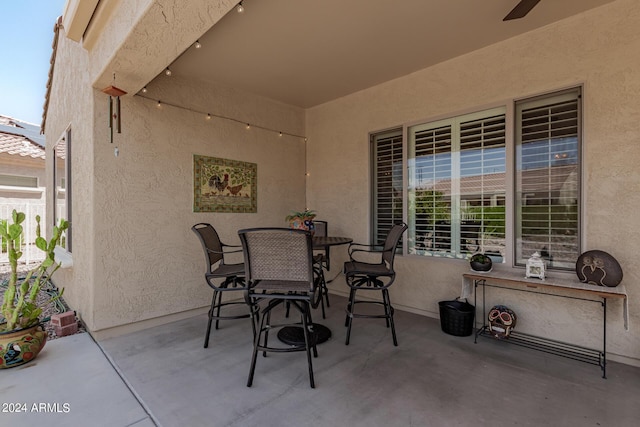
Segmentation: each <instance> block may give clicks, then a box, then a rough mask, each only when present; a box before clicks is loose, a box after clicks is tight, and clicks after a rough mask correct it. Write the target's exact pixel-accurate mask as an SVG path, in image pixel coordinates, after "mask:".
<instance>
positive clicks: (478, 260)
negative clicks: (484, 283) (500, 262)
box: [469, 253, 493, 272]
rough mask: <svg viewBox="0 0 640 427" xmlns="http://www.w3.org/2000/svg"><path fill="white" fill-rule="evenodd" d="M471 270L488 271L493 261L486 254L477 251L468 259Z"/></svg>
mask: <svg viewBox="0 0 640 427" xmlns="http://www.w3.org/2000/svg"><path fill="white" fill-rule="evenodd" d="M469 264H470V265H471V269H472V270H473V271H480V272H488V271H491V269H492V268H493V262H492V261H491V258H490V257H489V256H488V255H485V254H481V253H477V254H473V255H472V256H471V258H470V259H469Z"/></svg>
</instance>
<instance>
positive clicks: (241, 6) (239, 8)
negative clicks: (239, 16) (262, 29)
mask: <svg viewBox="0 0 640 427" xmlns="http://www.w3.org/2000/svg"><path fill="white" fill-rule="evenodd" d="M236 11H237V12H238V13H242V12H244V6H243V5H242V2H240V3H238V5H237V6H236Z"/></svg>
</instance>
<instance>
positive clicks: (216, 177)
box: [193, 154, 258, 213]
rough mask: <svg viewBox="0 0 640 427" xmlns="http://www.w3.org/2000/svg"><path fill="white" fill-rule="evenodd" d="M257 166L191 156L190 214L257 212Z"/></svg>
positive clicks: (235, 161) (236, 161) (237, 161)
mask: <svg viewBox="0 0 640 427" xmlns="http://www.w3.org/2000/svg"><path fill="white" fill-rule="evenodd" d="M257 178H258V165H257V164H256V163H249V162H243V161H240V160H230V159H223V158H218V157H208V156H202V155H198V154H194V155H193V211H194V212H229V213H255V212H257V211H258V200H257V195H258V194H257V193H258V184H257Z"/></svg>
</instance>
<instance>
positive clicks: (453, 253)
mask: <svg viewBox="0 0 640 427" xmlns="http://www.w3.org/2000/svg"><path fill="white" fill-rule="evenodd" d="M408 149H409V196H410V199H409V200H410V205H409V223H410V228H409V252H410V253H414V254H419V255H432V256H447V257H459V258H462V257H465V256H466V255H468V254H471V253H474V252H477V251H483V252H486V253H488V254H490V255H492V256H494V257H495V259H496V261H498V262H501V261H502V259H503V256H504V251H505V249H504V248H505V241H504V232H505V229H504V218H505V210H504V200H505V162H506V157H505V112H504V108H499V109H493V110H489V111H484V112H480V113H474V114H469V115H465V116H459V117H455V118H452V119H448V120H442V121H438V122H433V123H428V124H423V125H417V126H413V127H411V128H409V147H408Z"/></svg>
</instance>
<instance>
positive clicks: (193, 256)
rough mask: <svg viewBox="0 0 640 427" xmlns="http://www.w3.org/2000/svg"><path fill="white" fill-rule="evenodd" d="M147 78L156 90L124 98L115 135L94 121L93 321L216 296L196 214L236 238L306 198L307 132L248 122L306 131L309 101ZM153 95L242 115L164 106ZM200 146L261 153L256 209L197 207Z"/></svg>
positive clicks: (102, 109) (256, 158)
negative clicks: (289, 102) (293, 102)
mask: <svg viewBox="0 0 640 427" xmlns="http://www.w3.org/2000/svg"><path fill="white" fill-rule="evenodd" d="M148 88H149V92H148V93H147V96H149V97H150V98H151V99H144V98H142V97H140V96H134V97H131V96H127V97H125V98H124V99H123V107H122V127H123V130H122V134H120V135H116V137H115V139H114V143H113V145H111V144H110V143H109V142H108V137H107V133H106V132H107V127H106V126H98V127H97V128H96V139H95V141H94V143H95V147H94V148H95V162H96V165H99V167H96V170H95V188H94V197H95V212H94V215H95V219H96V221H95V224H96V226H95V230H94V232H95V236H96V244H95V248H96V252H95V257H96V261H97V264H96V272H95V276H94V278H93V286H94V288H95V307H94V309H95V313H94V319H95V322H94V324H93V325H91V326H92V329H93V330H96V331H102V330H104V329H107V328H112V327H115V326H120V325H124V324H128V323H133V322H139V321H143V320H148V319H153V318H156V317H158V318H160V319H163V318H165V316H166V315H168V314H174V313H180V312H184V311H187V310H192V309H195V308H199V307H203V306H206V305H208V304H209V303H210V298H211V291H210V289H209V288H208V287H207V286H206V284H205V282H204V276H203V273H204V255H203V253H202V248H201V246H200V242H199V241H198V240H197V238H196V236H195V234H193V232H192V231H191V230H190V227H191V226H192V225H193V224H195V223H197V222H210V223H211V224H213V225H214V227H216V229H217V230H218V232H219V234H220V235H221V238H222V239H223V241H225V242H227V243H230V244H239V239H238V237H237V230H238V229H241V228H244V227H254V226H285V222H284V217H285V216H286V214H287V213H288V212H289V210H291V209H302V208H303V207H304V193H305V181H304V150H305V145H304V141H303V140H301V139H299V138H293V137H289V136H286V135H285V136H282V137H280V136H278V134H277V133H274V132H267V131H264V130H261V129H258V128H257V127H253V128H251V129H250V130H247V129H246V128H245V125H244V123H245V122H248V123H252V124H254V125H260V126H264V127H267V128H271V129H281V130H283V131H285V132H290V133H292V134H298V135H301V134H304V111H303V110H300V109H296V108H292V107H289V106H286V105H283V104H279V103H275V102H272V101H269V100H266V99H262V98H256V97H254V96H250V95H245V94H242V93H238V92H236V91H234V90H229V89H225V88H219V87H206V86H200V85H196V84H191V83H189V82H185V81H181V80H180V79H179V77H171V78H167V77H166V76H164V75H161V76H160V77H158V79H157V80H155V81H154V82H152V83H151V84H149V85H148ZM157 99H161V100H163V101H164V102H165V103H169V104H175V105H179V106H184V107H186V108H188V109H190V110H194V111H206V112H210V113H211V114H214V115H223V116H227V117H233V118H236V119H238V120H240V123H237V122H233V121H229V120H223V119H219V118H215V117H214V118H212V119H211V120H206V119H205V115H204V114H199V113H195V112H192V111H189V110H186V109H182V108H175V107H172V106H169V105H166V104H165V105H163V106H162V107H161V108H158V107H157V106H156V100H157ZM106 107H107V104H106V99H105V100H104V102H97V103H96V109H97V111H98V117H97V122H96V123H98V124H101V123H106V115H107V109H106ZM114 146H118V148H119V152H120V154H119V156H118V157H115V156H114ZM194 154H200V155H206V156H212V157H221V158H226V159H232V160H240V161H245V162H252V163H257V167H258V196H257V197H258V212H257V213H243V214H229V213H194V212H193V155H194Z"/></svg>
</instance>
